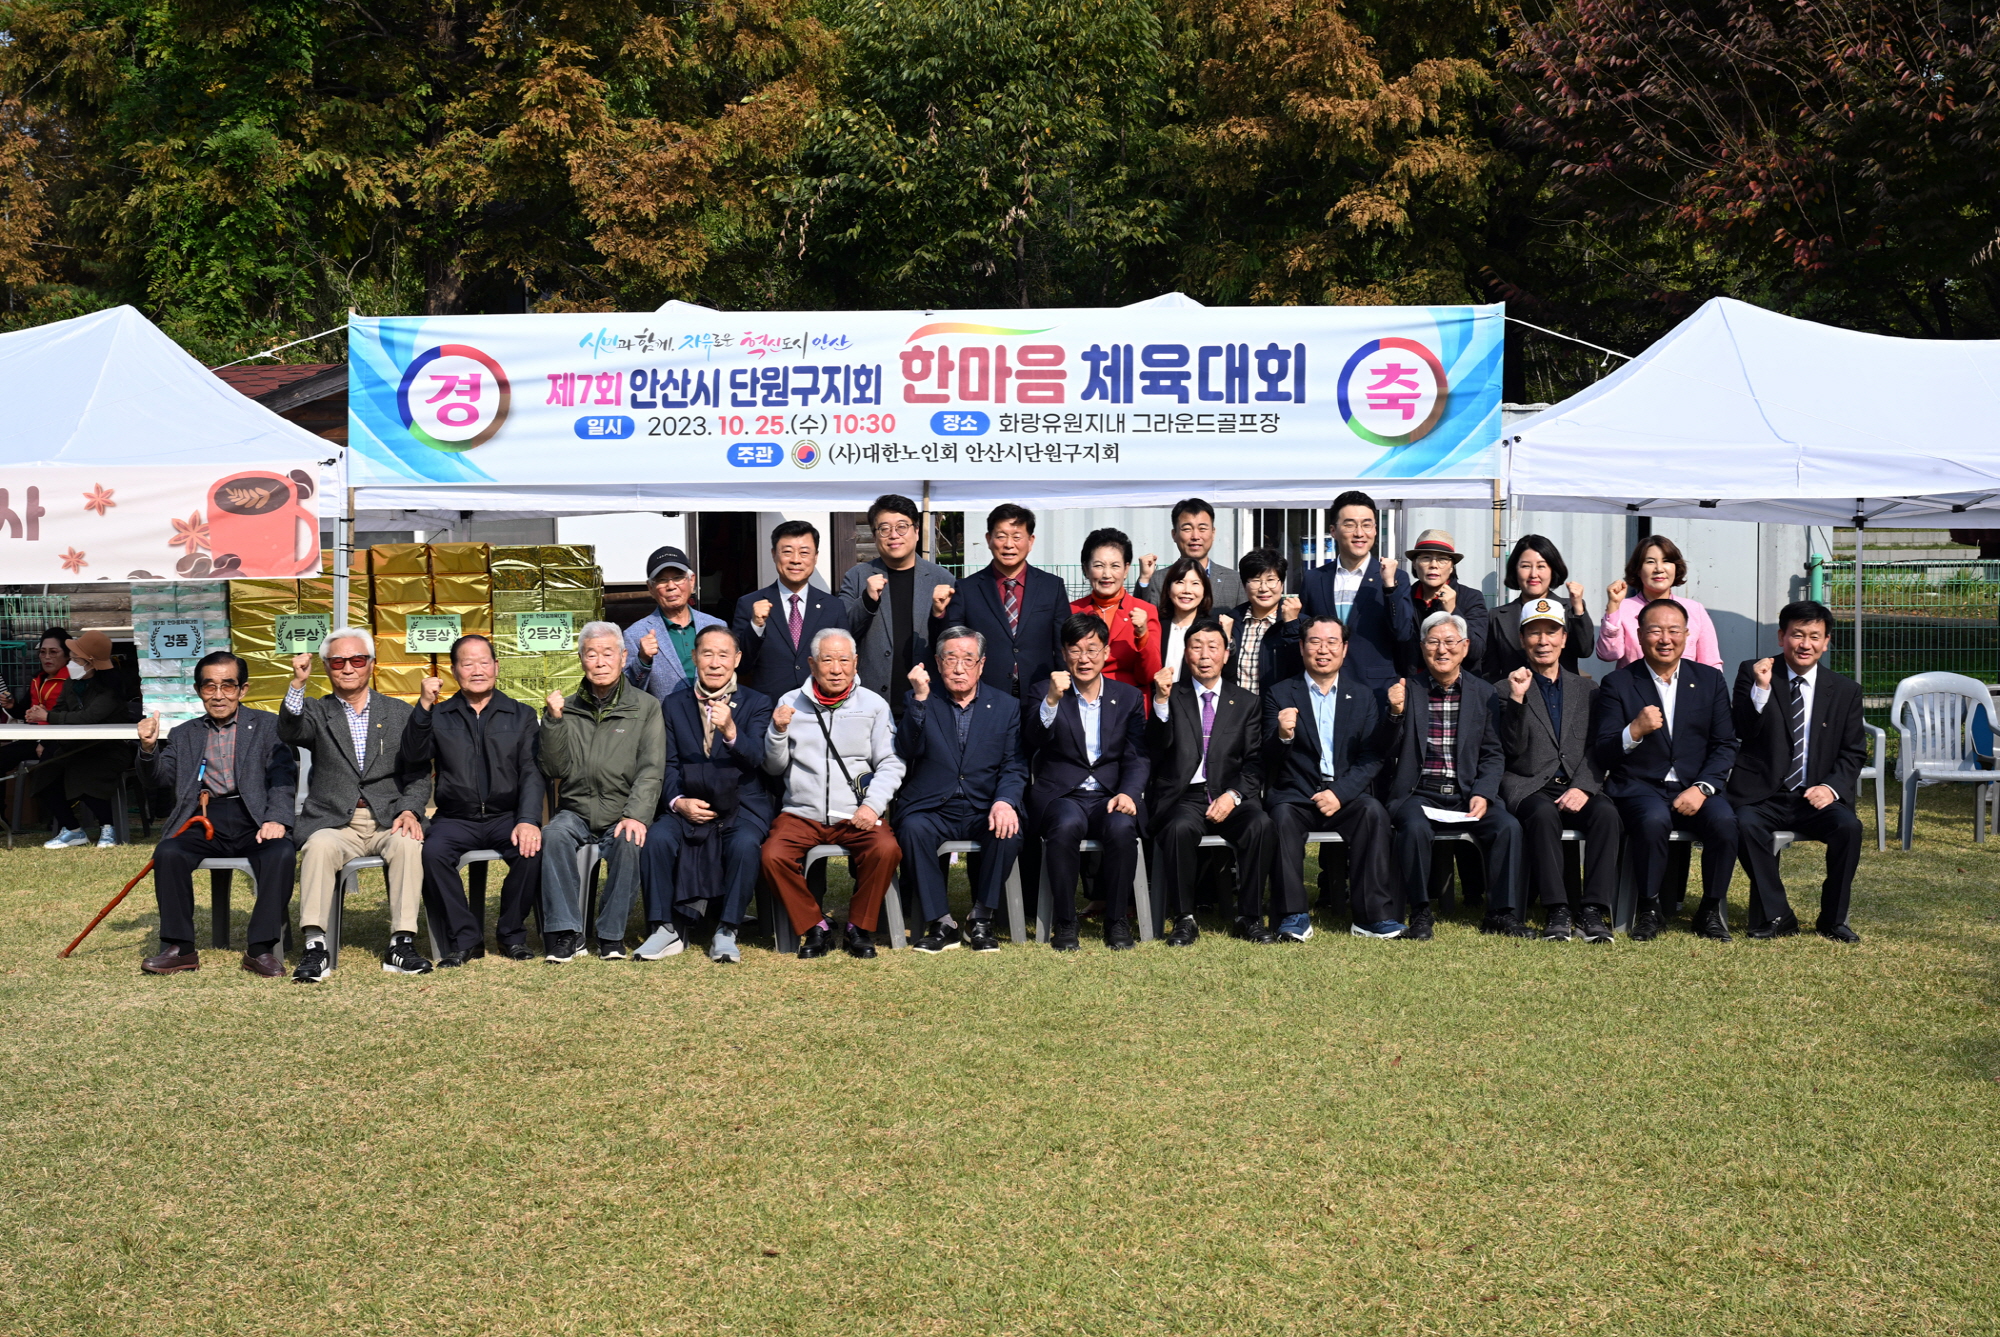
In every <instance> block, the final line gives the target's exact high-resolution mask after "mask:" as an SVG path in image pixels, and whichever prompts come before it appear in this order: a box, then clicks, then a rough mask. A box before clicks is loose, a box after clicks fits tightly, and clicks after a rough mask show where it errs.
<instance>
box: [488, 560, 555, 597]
mask: <svg viewBox="0 0 2000 1337" xmlns="http://www.w3.org/2000/svg"><path fill="white" fill-rule="evenodd" d="M487 579H488V580H490V581H491V582H492V585H491V588H492V590H493V592H494V593H495V594H498V593H499V592H500V591H502V590H538V589H540V588H541V587H542V568H540V567H539V566H496V567H494V568H493V570H492V571H491V572H489V573H488V575H487Z"/></svg>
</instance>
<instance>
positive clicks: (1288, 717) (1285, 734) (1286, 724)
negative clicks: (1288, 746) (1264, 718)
mask: <svg viewBox="0 0 2000 1337" xmlns="http://www.w3.org/2000/svg"><path fill="white" fill-rule="evenodd" d="M1298 731H1299V708H1298V707H1297V706H1286V707H1285V708H1284V709H1283V710H1281V711H1279V712H1278V736H1279V737H1280V738H1283V739H1284V740H1285V741H1286V742H1288V743H1289V742H1291V741H1292V736H1293V735H1294V734H1296V733H1298Z"/></svg>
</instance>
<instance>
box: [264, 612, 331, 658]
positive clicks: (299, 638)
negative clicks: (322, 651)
mask: <svg viewBox="0 0 2000 1337" xmlns="http://www.w3.org/2000/svg"><path fill="white" fill-rule="evenodd" d="M332 630H333V619H332V618H330V617H328V616H327V615H326V614H325V613H280V614H278V617H277V638H276V639H277V646H278V653H279V654H281V655H316V654H318V653H319V648H320V646H321V645H322V644H324V643H325V641H326V636H327V633H328V632H330V631H332Z"/></svg>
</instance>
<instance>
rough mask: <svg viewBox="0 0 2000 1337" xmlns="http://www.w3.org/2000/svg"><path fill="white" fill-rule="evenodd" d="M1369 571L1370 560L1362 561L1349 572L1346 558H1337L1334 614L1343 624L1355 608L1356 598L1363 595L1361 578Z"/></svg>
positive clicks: (1335, 560)
mask: <svg viewBox="0 0 2000 1337" xmlns="http://www.w3.org/2000/svg"><path fill="white" fill-rule="evenodd" d="M1367 571H1368V559H1367V558H1366V557H1364V558H1362V559H1361V565H1360V566H1358V567H1355V568H1354V569H1353V570H1349V569H1348V566H1347V562H1346V559H1345V558H1340V557H1336V558H1335V559H1334V562H1333V613H1334V616H1335V617H1338V618H1339V619H1340V620H1341V621H1342V622H1343V623H1344V622H1346V621H1347V614H1348V611H1349V610H1350V609H1352V608H1353V607H1354V597H1355V596H1356V595H1357V594H1359V593H1361V578H1362V576H1364V575H1365V574H1367Z"/></svg>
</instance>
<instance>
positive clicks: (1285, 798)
mask: <svg viewBox="0 0 2000 1337" xmlns="http://www.w3.org/2000/svg"><path fill="white" fill-rule="evenodd" d="M1334 691H1335V693H1336V695H1337V699H1336V701H1335V702H1334V709H1333V796H1334V797H1335V798H1337V799H1339V800H1340V801H1341V802H1342V803H1343V804H1347V803H1352V802H1354V801H1355V800H1356V799H1358V798H1360V797H1361V796H1362V795H1364V794H1367V793H1369V792H1371V791H1372V790H1373V789H1374V788H1375V777H1376V775H1378V774H1379V773H1380V772H1381V770H1382V751H1381V747H1380V733H1381V724H1382V708H1381V707H1380V706H1378V705H1376V704H1375V693H1374V692H1372V691H1370V690H1369V688H1368V685H1367V684H1366V683H1363V682H1360V681H1358V680H1355V679H1350V678H1349V677H1348V676H1347V675H1346V674H1345V673H1344V672H1343V673H1342V674H1341V676H1340V680H1339V681H1338V682H1337V683H1335V684H1334ZM1287 709H1290V710H1296V711H1298V712H1299V722H1298V729H1297V730H1296V731H1295V732H1294V733H1293V735H1292V741H1291V742H1289V743H1287V742H1285V741H1284V740H1283V739H1282V738H1280V737H1279V736H1278V734H1279V732H1280V730H1279V728H1278V712H1279V711H1282V710H1287ZM1319 754H1320V737H1319V721H1318V720H1317V719H1316V718H1315V717H1314V716H1313V709H1312V686H1311V684H1310V683H1309V682H1307V680H1306V677H1305V675H1304V674H1303V673H1301V674H1299V675H1297V676H1296V677H1290V678H1282V679H1280V680H1279V681H1277V682H1274V683H1272V684H1271V686H1270V687H1269V689H1268V690H1266V691H1265V693H1264V775H1265V783H1266V785H1267V786H1268V790H1267V792H1268V795H1269V801H1270V802H1272V803H1310V802H1312V796H1313V795H1314V794H1317V793H1318V792H1319V791H1320V790H1322V789H1325V788H1326V787H1327V786H1326V784H1325V782H1324V781H1323V780H1322V779H1321V777H1320V767H1319V762H1320V755H1319Z"/></svg>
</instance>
